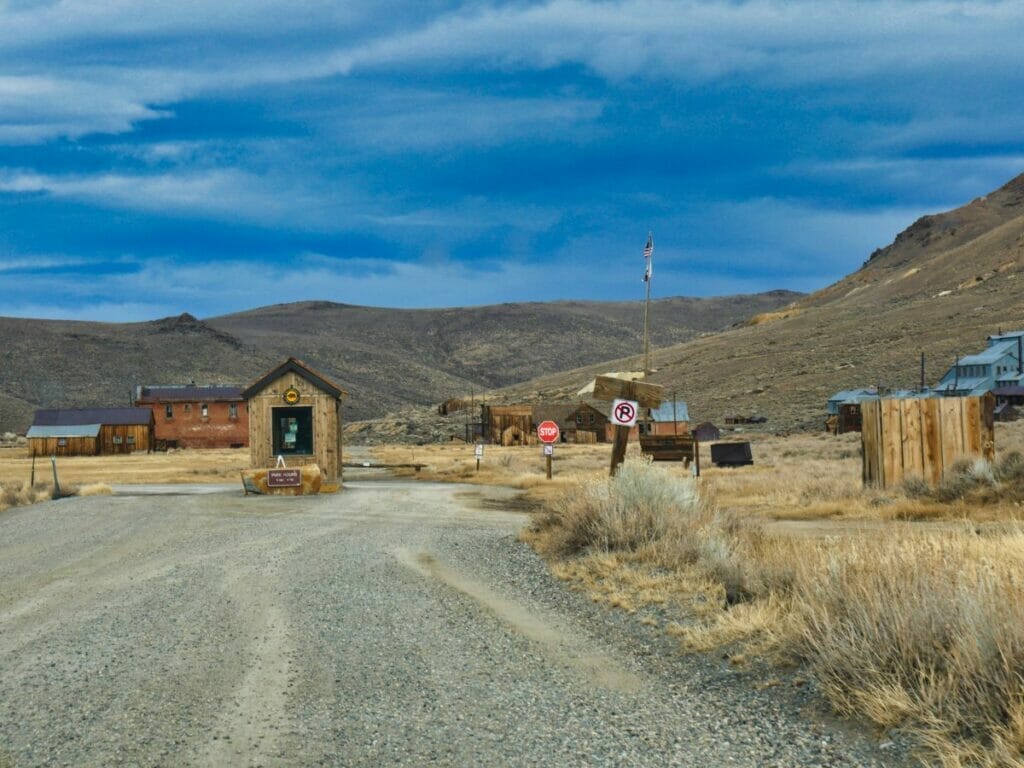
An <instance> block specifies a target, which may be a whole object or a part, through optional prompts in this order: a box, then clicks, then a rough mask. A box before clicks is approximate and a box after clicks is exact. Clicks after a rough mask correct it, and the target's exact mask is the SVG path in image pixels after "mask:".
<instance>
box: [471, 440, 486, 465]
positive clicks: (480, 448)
mask: <svg viewBox="0 0 1024 768" xmlns="http://www.w3.org/2000/svg"><path fill="white" fill-rule="evenodd" d="M473 454H474V455H475V456H476V471H477V472H479V471H480V459H482V458H483V457H484V444H483V443H477V444H476V448H475V449H474V450H473Z"/></svg>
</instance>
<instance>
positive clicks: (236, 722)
mask: <svg viewBox="0 0 1024 768" xmlns="http://www.w3.org/2000/svg"><path fill="white" fill-rule="evenodd" d="M146 490H147V494H146V495H130V493H125V492H122V493H120V494H118V495H116V496H113V497H92V498H82V499H66V500H62V501H58V502H51V503H47V504H42V505H37V506H35V507H31V508H24V509H19V510H12V511H10V512H7V513H3V514H0V672H2V674H0V766H5V767H6V766H8V765H14V766H36V765H76V766H78V765H96V766H99V765H104V766H106V765H168V766H177V765H211V766H223V765H240V766H256V765H262V766H275V765H296V766H299V765H301V766H306V765H398V764H408V765H424V764H441V765H581V766H582V765H588V766H589V765H673V764H674V765H696V764H702V765H705V766H718V765H747V766H766V765H779V766H783V765H784V766H804V765H807V766H810V765H851V766H852V765H857V766H862V765H897V764H899V763H898V761H897V760H896V756H895V755H893V754H891V751H887V750H886V749H884V748H879V747H877V746H876V745H875V744H874V743H873V742H872V741H871V740H870V739H868V738H865V737H864V736H863V735H860V734H859V732H856V731H854V730H850V729H846V730H843V729H840V728H839V727H838V726H837V725H836V724H835V723H828V722H823V721H821V720H820V719H817V715H816V714H815V713H813V712H810V713H809V712H807V711H805V710H806V708H807V694H806V693H805V692H803V691H800V690H797V689H794V688H790V687H789V686H778V687H776V688H769V689H767V690H765V691H761V692H758V690H757V689H756V687H755V686H753V685H752V684H751V680H749V679H747V678H746V677H745V674H744V673H737V672H734V671H730V670H728V669H726V668H725V667H724V666H722V665H720V664H719V663H717V662H716V661H713V660H706V659H698V658H687V657H681V656H678V655H677V654H674V653H672V651H671V649H670V648H669V647H668V645H667V644H670V643H671V641H670V640H668V639H667V638H666V637H665V636H664V633H659V632H658V631H657V630H654V629H651V628H647V627H642V626H640V625H639V624H638V623H637V622H635V621H632V620H629V619H628V618H627V617H624V616H622V615H618V614H614V613H609V612H607V611H605V610H603V609H600V608H598V607H596V606H594V605H592V604H590V603H589V602H587V601H586V600H584V599H583V598H581V597H579V596H577V595H575V594H572V593H570V592H568V591H567V590H565V589H564V587H563V586H562V585H560V584H558V583H557V582H555V581H554V580H552V579H551V577H550V576H549V575H548V572H547V570H546V568H545V567H544V565H543V563H541V562H539V561H538V560H537V558H536V557H535V556H534V555H533V553H532V552H530V551H529V550H528V549H527V548H526V547H525V546H524V545H522V544H519V543H517V542H516V540H515V533H516V531H517V530H518V529H519V528H520V527H521V526H522V525H523V524H524V519H523V518H522V517H521V516H520V515H518V514H516V513H513V512H509V511H502V510H501V509H500V506H501V505H500V504H499V505H495V504H487V505H482V504H480V503H479V494H480V493H481V491H480V489H478V488H477V489H468V488H460V487H458V486H450V485H446V486H441V485H429V484H412V483H400V482H391V481H385V482H354V483H350V487H349V488H348V489H347V490H346V491H344V492H343V493H341V494H337V495H333V496H320V497H313V498H298V499H277V498H266V497H260V498H253V497H249V498H243V497H242V496H241V494H240V493H239V492H237V491H235V490H233V489H232V490H227V489H226V490H222V491H220V492H217V493H205V494H195V495H191V494H190V495H161V494H160V493H159V490H160V489H153V488H148V489H146ZM122 491H124V489H122ZM487 493H489V494H492V495H493V494H499V495H500V493H501V492H500V491H498V490H494V491H491V490H489V489H488V490H487ZM496 507H497V508H496Z"/></svg>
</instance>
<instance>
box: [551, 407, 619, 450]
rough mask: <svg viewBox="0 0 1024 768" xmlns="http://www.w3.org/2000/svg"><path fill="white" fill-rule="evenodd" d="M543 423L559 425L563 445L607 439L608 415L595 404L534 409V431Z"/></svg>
mask: <svg viewBox="0 0 1024 768" xmlns="http://www.w3.org/2000/svg"><path fill="white" fill-rule="evenodd" d="M542 421H553V422H555V423H556V424H557V425H558V428H559V430H560V431H561V441H562V442H563V443H601V442H604V439H605V433H606V425H607V424H608V414H607V413H605V412H604V411H602V410H601V408H600V405H599V404H595V403H587V402H578V403H553V404H550V405H538V406H535V407H534V410H533V429H534V430H536V428H537V425H538V424H540V423H541V422H542Z"/></svg>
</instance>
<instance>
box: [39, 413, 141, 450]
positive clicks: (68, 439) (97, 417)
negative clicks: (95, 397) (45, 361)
mask: <svg viewBox="0 0 1024 768" xmlns="http://www.w3.org/2000/svg"><path fill="white" fill-rule="evenodd" d="M153 434H154V433H153V412H152V411H151V410H149V409H148V408H63V409H45V410H39V411H36V414H35V418H34V419H33V420H32V426H31V427H30V428H29V430H28V432H27V433H26V437H27V438H28V444H29V451H30V452H31V453H32V454H33V455H35V456H98V455H106V454H118V453H136V452H138V451H146V452H149V451H152V450H153Z"/></svg>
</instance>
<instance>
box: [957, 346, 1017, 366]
mask: <svg viewBox="0 0 1024 768" xmlns="http://www.w3.org/2000/svg"><path fill="white" fill-rule="evenodd" d="M1007 355H1010V356H1012V357H1013V359H1014V360H1016V359H1017V343H1016V342H1012V343H1011V342H999V343H997V344H993V345H992V346H991V347H989V348H988V349H986V350H983V351H981V352H977V353H975V354H973V355H964V356H963V357H961V358H960V359H959V360H958V361H957V362H958V363H959V364H960V365H990V364H991V363H997V362H999V361H1000V360H1002V359H1003V358H1004V357H1006V356H1007Z"/></svg>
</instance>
